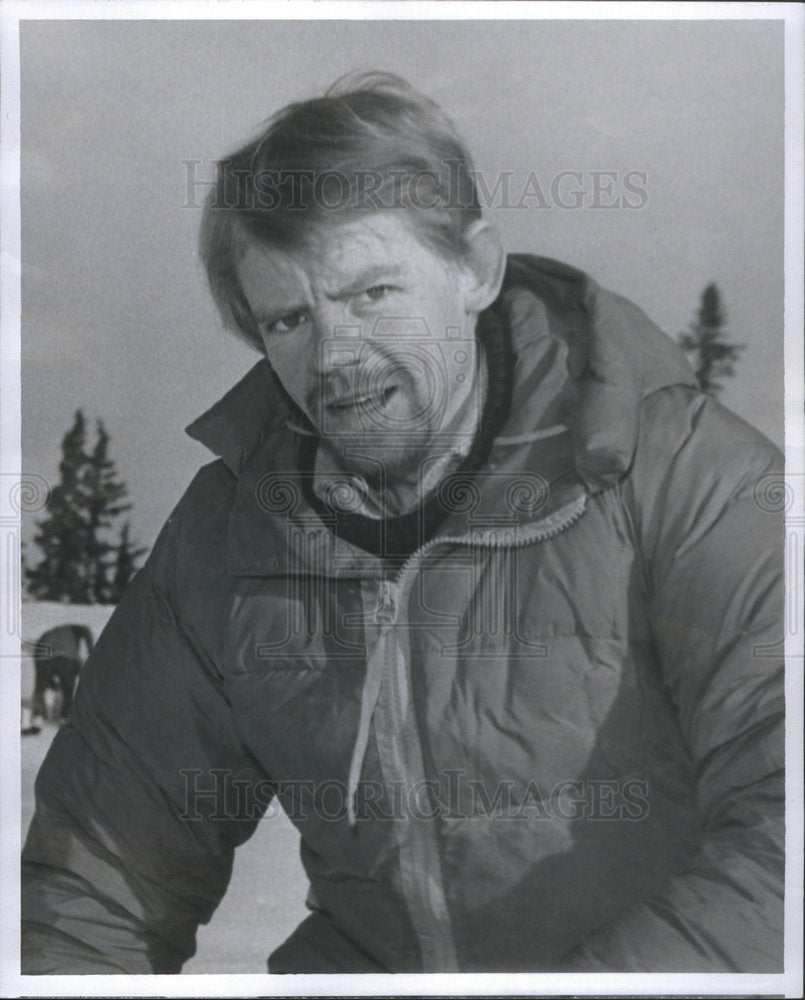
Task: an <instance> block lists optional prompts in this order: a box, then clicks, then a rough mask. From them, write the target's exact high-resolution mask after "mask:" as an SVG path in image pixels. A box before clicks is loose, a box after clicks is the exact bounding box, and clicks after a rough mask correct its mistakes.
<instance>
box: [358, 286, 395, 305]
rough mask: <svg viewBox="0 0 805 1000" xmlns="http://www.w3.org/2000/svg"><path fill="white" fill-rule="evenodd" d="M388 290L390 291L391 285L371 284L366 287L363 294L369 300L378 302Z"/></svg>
mask: <svg viewBox="0 0 805 1000" xmlns="http://www.w3.org/2000/svg"><path fill="white" fill-rule="evenodd" d="M390 291H392V287H391V285H372V287H371V288H367V289H366V290H365V291H364V292H363V294H364V295H365V296H366V298H367V299H369V300H370V301H371V302H379V301H380V299H384V298H385V297H386V296H387V295H388V294H389V292H390Z"/></svg>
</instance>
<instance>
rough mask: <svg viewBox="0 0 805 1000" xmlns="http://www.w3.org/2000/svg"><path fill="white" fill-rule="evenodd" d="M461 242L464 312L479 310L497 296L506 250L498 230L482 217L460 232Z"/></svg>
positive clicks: (501, 279)
mask: <svg viewBox="0 0 805 1000" xmlns="http://www.w3.org/2000/svg"><path fill="white" fill-rule="evenodd" d="M464 244H465V246H466V250H465V253H464V256H463V258H462V260H461V271H462V276H463V280H464V295H465V300H464V301H465V308H466V310H467V312H468V313H479V312H481V311H482V310H483V309H486V307H487V306H490V305H491V304H492V303H493V302H494V301H495V299H496V298H497V297H498V292H499V291H500V286H501V285H502V284H503V273H504V271H505V270H506V251H505V250H504V249H503V243H502V242H501V239H500V233H498V231H497V229H496V228H495V227H494V226H493V225H492V224H491V223H489V222H486V221H485V220H483V219H478V220H477V221H476V222H473V223H472V225H471V226H470V227H469V228H468V229H467V230H466V231H465V232H464Z"/></svg>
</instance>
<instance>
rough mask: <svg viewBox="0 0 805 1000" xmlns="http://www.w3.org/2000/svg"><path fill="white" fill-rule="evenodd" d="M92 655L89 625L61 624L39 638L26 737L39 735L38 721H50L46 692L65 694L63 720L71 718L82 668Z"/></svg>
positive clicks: (62, 699)
mask: <svg viewBox="0 0 805 1000" xmlns="http://www.w3.org/2000/svg"><path fill="white" fill-rule="evenodd" d="M82 644H83V651H82ZM91 652H92V632H90V630H89V629H88V628H87V627H86V625H57V626H55V628H51V629H48V630H47V632H44V633H43V634H42V635H41V636H40V637H39V641H38V642H37V643H36V646H35V647H34V670H35V680H34V694H33V705H32V715H31V725H30V726H27V727H26V728H24V729H23V730H22V734H23V736H29V735H35V734H36V733H38V732H39V731H40V727H39V726H38V725H37V724H36V720H37V719H46V718H47V714H48V711H47V706H46V704H45V692H46V691H55V692H57V693H59V694H60V695H61V706H60V708H59V721H60V722H64V721H65V720H66V719H67V717H68V715H69V714H70V708H71V707H72V704H73V693H74V692H75V686H76V684H77V682H78V675H79V674H80V672H81V666H82V664H83V663H84V660H85V659H86V658H87V657H88V656H89V654H90V653H91Z"/></svg>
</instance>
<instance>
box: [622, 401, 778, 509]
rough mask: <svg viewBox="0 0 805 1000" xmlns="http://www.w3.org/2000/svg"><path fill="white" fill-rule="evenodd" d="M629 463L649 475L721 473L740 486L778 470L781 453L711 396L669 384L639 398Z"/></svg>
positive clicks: (707, 476) (707, 475) (706, 475)
mask: <svg viewBox="0 0 805 1000" xmlns="http://www.w3.org/2000/svg"><path fill="white" fill-rule="evenodd" d="M635 467H636V469H637V470H638V471H640V472H643V473H644V474H646V473H651V472H652V471H653V472H654V474H655V475H661V474H667V473H668V472H669V471H674V470H676V471H679V470H681V469H683V468H684V469H687V470H688V471H689V472H690V473H691V474H692V473H693V472H694V471H695V472H697V473H698V474H701V475H703V476H704V478H705V480H707V481H709V480H712V479H714V478H716V477H718V478H720V479H725V478H726V479H727V480H728V481H729V482H731V483H733V485H734V487H735V488H736V489H737V490H738V491H740V490H741V488H742V487H745V486H746V485H751V484H752V483H753V482H754V481H755V480H756V479H757V476H758V475H759V474H765V473H767V472H775V471H782V467H783V456H782V454H781V452H780V451H779V449H778V448H776V447H775V445H774V444H772V442H771V441H769V439H768V438H766V437H765V436H764V435H763V434H761V432H760V431H758V430H757V429H756V428H754V427H752V426H751V424H748V423H747V422H746V421H745V420H742V419H741V418H740V417H739V416H737V415H736V414H735V413H733V412H732V411H731V410H729V409H727V407H725V406H723V405H722V404H721V403H719V402H718V400H716V399H714V398H713V397H712V396H709V395H707V394H706V393H703V392H701V391H700V390H698V389H695V388H692V387H690V386H684V385H673V386H666V387H665V388H663V389H660V390H658V391H656V392H653V393H651V394H650V395H648V396H647V397H646V398H645V399H644V400H643V401H642V404H641V407H640V415H639V427H638V442H637V450H636V453H635Z"/></svg>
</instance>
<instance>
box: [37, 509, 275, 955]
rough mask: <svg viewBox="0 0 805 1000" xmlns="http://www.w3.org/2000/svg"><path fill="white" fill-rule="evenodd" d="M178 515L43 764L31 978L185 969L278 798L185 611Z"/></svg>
mask: <svg viewBox="0 0 805 1000" xmlns="http://www.w3.org/2000/svg"><path fill="white" fill-rule="evenodd" d="M180 510H181V506H180ZM180 521H181V516H180V515H174V517H173V518H171V520H170V521H169V522H168V524H167V525H166V527H165V529H163V532H162V534H161V536H160V538H159V540H158V542H157V544H156V546H155V549H154V551H153V553H152V554H151V556H150V558H149V560H148V562H147V564H146V566H145V567H144V568H143V570H142V571H141V572H140V573H139V574H138V575H137V576H136V577H135V579H134V581H133V582H132V584H131V586H130V587H129V589H128V591H127V593H126V595H125V596H124V598H123V600H122V602H121V603H120V605H119V606H118V608H117V609H116V610H115V612H114V614H113V616H112V618H111V620H110V622H109V624H108V626H107V628H106V629H105V630H104V632H103V634H102V636H101V637H100V639H99V641H98V643H97V644H96V646H95V649H94V650H93V653H92V656H91V658H90V660H89V661H88V664H87V666H86V668H85V672H84V674H83V675H82V679H81V683H80V685H79V688H78V691H77V694H76V700H75V703H74V706H73V713H72V715H71V720H70V722H69V723H68V724H67V725H66V726H64V727H63V729H62V730H61V731H60V732H59V733H58V734H57V736H56V738H55V739H54V741H53V744H52V746H51V749H50V751H49V753H48V755H47V757H46V759H45V762H44V764H43V765H42V768H41V770H40V773H39V775H38V778H37V782H36V814H35V816H34V819H33V822H32V824H31V828H30V831H29V834H28V838H27V841H26V844H25V848H24V851H23V876H22V886H23V900H22V916H23V934H22V972H23V973H24V974H44V973H49V974H54V973H55V974H65V973H114V972H118V973H166V972H178V971H179V970H180V969H181V966H182V963H183V962H184V961H185V960H186V959H187V958H189V957H190V956H191V955H192V954H193V953H194V951H195V933H196V928H197V926H198V924H199V923H203V922H206V921H208V920H209V919H210V917H211V915H212V913H213V911H214V910H215V907H216V906H217V904H218V902H219V901H220V899H221V897H222V895H223V893H224V890H225V889H226V886H227V884H228V881H229V877H230V873H231V867H232V861H233V853H234V849H235V846H236V845H237V844H239V843H241V842H242V841H244V840H246V839H247V838H248V837H249V836H250V835H251V833H252V832H253V830H254V828H255V826H256V823H257V820H258V819H259V818H260V815H261V814H262V812H263V810H264V809H265V806H266V805H267V804H268V800H269V799H270V792H271V789H270V785H269V782H268V778H267V776H265V775H263V774H261V773H260V772H259V771H258V770H257V768H256V765H255V764H254V761H253V760H252V758H250V757H249V756H248V754H247V753H246V751H245V750H244V748H243V747H242V746H241V745H240V743H239V741H238V738H237V735H236V733H235V731H234V727H233V725H232V723H231V720H230V716H229V711H228V706H227V704H226V700H225V698H224V696H223V693H222V690H221V685H220V678H218V676H217V674H216V670H215V668H214V665H213V664H212V663H211V662H210V659H209V656H208V655H207V654H206V653H205V651H204V650H203V649H201V648H200V644H199V642H198V639H197V638H196V637H195V636H194V634H193V632H192V631H191V630H189V629H187V628H185V627H183V625H182V622H181V620H180V616H179V614H178V613H177V610H176V595H175V588H174V577H175V576H176V575H178V574H176V564H177V561H178V560H177V552H176V548H177V547H176V544H175V538H176V535H177V533H178V527H179V522H180ZM244 788H247V789H251V790H255V789H259V790H260V794H259V795H258V797H257V798H255V797H254V796H253V795H247V794H245V792H244Z"/></svg>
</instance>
